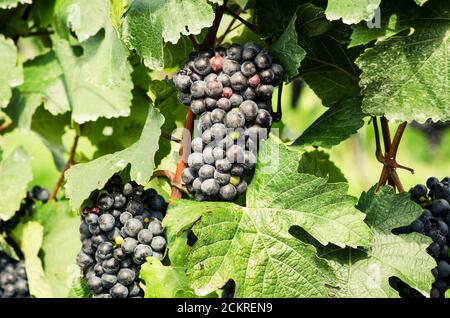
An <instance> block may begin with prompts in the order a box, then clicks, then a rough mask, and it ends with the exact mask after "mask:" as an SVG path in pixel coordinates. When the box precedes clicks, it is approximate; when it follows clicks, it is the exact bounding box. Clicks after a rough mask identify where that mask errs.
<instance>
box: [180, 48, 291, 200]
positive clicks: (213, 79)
mask: <svg viewBox="0 0 450 318" xmlns="http://www.w3.org/2000/svg"><path fill="white" fill-rule="evenodd" d="M283 74H284V70H283V67H282V66H281V65H279V64H275V63H272V57H271V56H270V55H269V53H268V51H267V49H265V48H262V47H261V46H260V45H258V44H257V43H255V42H248V43H246V44H244V45H243V46H241V45H239V44H232V45H230V46H229V47H228V48H227V49H225V48H224V47H217V48H216V49H215V50H213V49H204V50H201V51H199V52H198V53H193V54H191V55H190V59H189V61H188V63H187V64H186V65H185V67H184V68H183V69H182V70H181V71H179V72H178V73H177V74H175V76H174V78H173V82H174V84H175V87H176V88H177V90H178V99H179V100H180V102H181V103H183V104H185V105H189V106H190V107H191V110H192V112H193V113H194V114H195V115H198V116H200V117H199V124H198V131H199V134H200V136H199V137H196V138H194V139H193V140H192V142H191V148H192V153H191V154H190V155H189V157H188V159H187V164H188V167H187V168H185V169H184V170H183V172H182V180H183V182H184V183H185V184H186V188H187V190H188V191H189V192H190V193H193V194H194V195H195V199H196V200H198V201H203V200H223V201H234V200H235V199H236V198H237V197H238V196H239V195H241V194H244V193H245V192H246V190H247V183H246V181H245V180H244V175H245V174H248V173H249V172H250V171H252V169H253V167H254V165H255V163H256V155H257V150H258V141H260V140H262V139H265V138H267V134H268V131H269V130H270V128H271V126H272V115H271V111H272V105H271V98H272V93H273V89H274V86H277V85H279V84H280V83H281V82H282V80H283Z"/></svg>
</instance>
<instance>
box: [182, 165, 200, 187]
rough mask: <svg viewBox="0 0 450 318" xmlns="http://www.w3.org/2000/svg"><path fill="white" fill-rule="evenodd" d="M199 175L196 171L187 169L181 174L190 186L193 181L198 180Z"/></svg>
mask: <svg viewBox="0 0 450 318" xmlns="http://www.w3.org/2000/svg"><path fill="white" fill-rule="evenodd" d="M196 176H197V173H196V172H195V170H194V169H192V168H185V169H184V170H183V171H182V172H181V180H182V181H183V182H184V183H186V184H188V183H191V182H192V181H194V179H195V178H196Z"/></svg>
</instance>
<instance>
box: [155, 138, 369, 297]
mask: <svg viewBox="0 0 450 318" xmlns="http://www.w3.org/2000/svg"><path fill="white" fill-rule="evenodd" d="M299 161H300V154H299V153H297V152H296V151H292V150H289V149H287V148H286V146H284V145H282V144H279V143H277V142H275V141H273V140H272V139H269V140H268V141H266V142H264V143H263V145H262V147H261V150H260V153H259V156H258V163H257V167H256V172H255V176H254V179H253V181H252V183H251V185H250V186H249V189H248V191H247V204H246V207H242V206H239V205H236V204H234V203H223V202H195V201H187V200H177V201H174V202H173V204H171V205H170V207H169V211H168V214H167V216H166V219H165V221H164V225H165V226H167V231H168V233H169V235H173V233H176V232H177V231H178V230H180V229H181V230H184V229H187V228H189V227H190V226H191V225H192V224H194V226H193V232H194V234H195V235H196V237H197V238H198V241H197V242H196V243H195V244H194V246H193V248H192V251H191V252H190V253H189V263H188V264H189V265H188V275H189V277H190V281H191V286H192V287H193V288H194V289H195V291H196V293H197V294H199V295H205V294H207V293H209V292H212V291H214V290H217V289H219V288H221V287H222V286H223V285H225V283H226V282H227V281H228V280H229V279H233V280H234V281H235V282H236V297H262V296H264V297H326V296H327V291H326V288H325V284H329V285H334V274H333V272H332V271H330V269H329V267H328V265H327V263H326V262H323V260H321V259H320V258H317V256H316V250H315V249H314V248H312V246H311V245H309V244H306V243H304V242H302V241H299V240H296V239H294V238H293V237H292V235H291V234H290V233H289V229H290V228H291V227H292V226H294V225H299V226H302V227H303V228H304V229H305V230H306V231H308V232H309V233H310V234H311V235H312V236H313V237H315V238H316V239H318V240H319V241H320V242H321V243H322V244H328V243H334V244H337V245H340V246H345V245H349V246H367V245H368V243H369V236H370V234H369V228H368V227H367V226H366V225H365V223H364V222H363V219H364V215H363V213H361V212H359V211H357V210H356V209H355V208H354V204H355V200H354V198H352V197H350V196H347V195H346V191H347V186H346V184H345V183H327V180H326V179H324V178H320V177H316V176H314V175H311V174H305V173H298V172H297V170H298V168H299ZM280 163H283V164H282V165H281V164H280Z"/></svg>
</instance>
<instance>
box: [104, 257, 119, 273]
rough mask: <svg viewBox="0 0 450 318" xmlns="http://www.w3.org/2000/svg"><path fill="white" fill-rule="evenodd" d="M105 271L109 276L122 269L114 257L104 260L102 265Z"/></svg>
mask: <svg viewBox="0 0 450 318" xmlns="http://www.w3.org/2000/svg"><path fill="white" fill-rule="evenodd" d="M102 267H103V270H104V271H105V273H107V274H115V273H117V272H118V271H119V269H120V263H119V261H118V260H116V259H115V258H114V257H111V258H109V259H107V260H104V261H103V263H102Z"/></svg>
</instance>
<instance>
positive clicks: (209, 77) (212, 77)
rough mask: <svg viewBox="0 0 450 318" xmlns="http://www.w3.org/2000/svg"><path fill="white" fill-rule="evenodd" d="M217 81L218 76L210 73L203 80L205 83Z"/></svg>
mask: <svg viewBox="0 0 450 318" xmlns="http://www.w3.org/2000/svg"><path fill="white" fill-rule="evenodd" d="M216 79H217V74H214V73H209V74H208V75H207V76H205V78H204V79H203V80H204V81H205V82H209V81H215V80H216Z"/></svg>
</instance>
